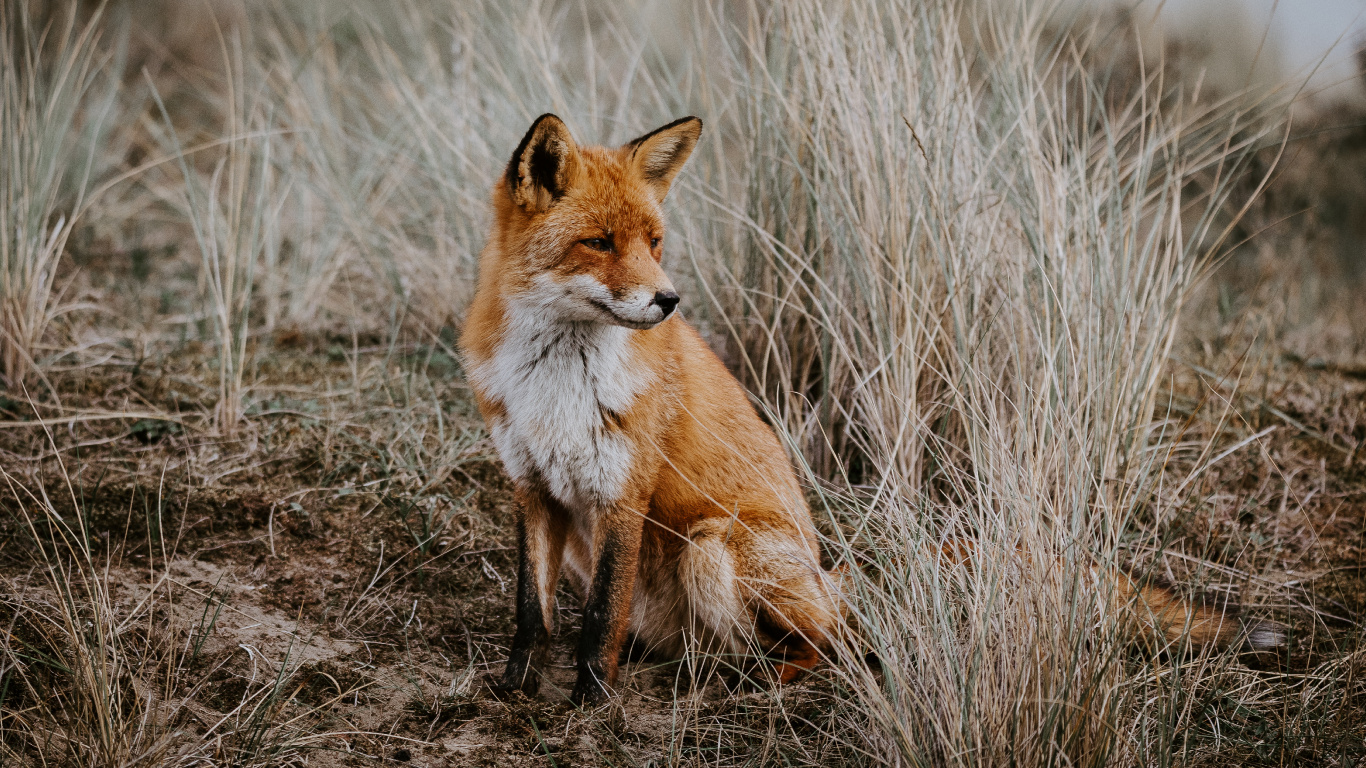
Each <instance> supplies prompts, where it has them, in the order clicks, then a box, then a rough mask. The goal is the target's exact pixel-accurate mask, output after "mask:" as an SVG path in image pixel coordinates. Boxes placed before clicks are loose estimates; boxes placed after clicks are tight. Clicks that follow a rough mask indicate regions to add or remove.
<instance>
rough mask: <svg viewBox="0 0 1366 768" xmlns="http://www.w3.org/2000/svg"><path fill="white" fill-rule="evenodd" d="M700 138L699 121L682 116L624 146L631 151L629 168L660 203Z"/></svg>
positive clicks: (700, 125) (700, 122) (700, 128)
mask: <svg viewBox="0 0 1366 768" xmlns="http://www.w3.org/2000/svg"><path fill="white" fill-rule="evenodd" d="M701 135H702V121H701V120H699V119H697V118H695V117H685V118H683V119H681V120H675V121H673V122H672V123H669V124H668V125H666V126H664V127H663V128H660V129H658V130H654V131H651V132H649V133H647V134H645V135H644V136H641V137H640V138H638V139H636V140H635V141H632V142H631V143H629V144H627V145H626V146H627V147H629V148H630V150H631V166H632V167H633V168H634V169H635V170H636V173H638V174H640V177H641V178H642V179H644V180H645V183H646V184H649V185H650V187H651V188H652V189H653V190H654V192H655V197H656V198H658V199H659V200H660V201H661V202H662V201H663V200H664V196H665V195H667V194H669V186H670V185H671V184H673V181H674V177H675V176H677V175H678V172H679V171H681V170H683V164H684V163H686V162H688V155H691V154H692V150H693V147H695V146H697V138H698V137H699V136H701Z"/></svg>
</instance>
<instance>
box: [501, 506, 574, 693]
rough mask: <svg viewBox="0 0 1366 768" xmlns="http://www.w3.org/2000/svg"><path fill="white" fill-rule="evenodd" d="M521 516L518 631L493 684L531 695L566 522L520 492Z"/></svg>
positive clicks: (544, 655) (546, 640)
mask: <svg viewBox="0 0 1366 768" xmlns="http://www.w3.org/2000/svg"><path fill="white" fill-rule="evenodd" d="M518 496H519V497H521V501H522V503H521V509H522V514H521V515H520V516H519V517H518V520H517V548H518V550H519V551H520V553H521V562H520V563H519V565H518V568H517V631H516V632H515V633H514V634H513V636H512V652H511V654H510V655H509V656H508V663H507V668H506V669H504V670H503V678H502V680H501V681H499V683H498V684H497V686H496V687H497V688H498V689H499V690H500V691H503V692H511V691H521V692H522V693H525V694H527V695H528V696H532V695H535V693H536V691H537V690H538V689H539V688H540V685H541V676H540V669H541V668H542V667H543V666H544V665H545V663H546V661H547V659H548V658H549V655H550V630H551V626H552V622H551V619H552V617H553V615H552V611H553V610H554V604H555V585H556V583H557V582H558V581H559V574H560V564H561V563H562V562H563V559H564V542H565V530H566V525H567V520H566V519H565V515H564V513H563V510H562V509H560V508H559V505H558V504H556V503H555V502H554V501H553V500H551V499H548V498H546V497H545V496H543V495H541V494H535V493H531V494H520V493H519V494H518Z"/></svg>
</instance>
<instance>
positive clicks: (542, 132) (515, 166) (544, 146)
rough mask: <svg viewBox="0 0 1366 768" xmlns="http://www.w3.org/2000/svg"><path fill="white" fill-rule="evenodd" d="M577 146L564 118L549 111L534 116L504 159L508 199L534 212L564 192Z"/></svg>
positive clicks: (576, 158) (571, 176) (573, 170)
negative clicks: (509, 158) (533, 119)
mask: <svg viewBox="0 0 1366 768" xmlns="http://www.w3.org/2000/svg"><path fill="white" fill-rule="evenodd" d="M578 162H579V148H578V145H577V144H575V143H574V137H572V136H570V135H569V128H568V127H567V126H565V124H564V121H563V120H561V119H560V118H558V117H556V116H554V115H552V114H544V115H541V116H540V117H538V118H536V122H534V123H532V124H531V129H530V130H528V131H527V132H526V136H523V137H522V143H521V144H519V145H517V151H516V152H513V153H512V161H511V162H509V163H508V168H507V174H506V176H507V184H508V193H509V194H511V195H512V202H514V203H516V204H518V205H520V206H522V207H523V208H526V209H527V210H529V211H532V212H535V213H538V212H540V211H544V210H546V209H548V208H549V207H550V206H552V205H554V204H555V201H556V200H558V199H560V198H561V197H562V196H564V193H565V192H566V191H568V189H569V185H570V184H571V183H572V182H573V180H574V174H575V173H576V172H577V170H578Z"/></svg>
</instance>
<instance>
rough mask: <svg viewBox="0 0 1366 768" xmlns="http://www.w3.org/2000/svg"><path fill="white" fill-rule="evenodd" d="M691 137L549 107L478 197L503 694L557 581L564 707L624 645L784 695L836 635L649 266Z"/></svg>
mask: <svg viewBox="0 0 1366 768" xmlns="http://www.w3.org/2000/svg"><path fill="white" fill-rule="evenodd" d="M701 135H702V121H701V120H700V119H699V118H697V117H684V118H681V119H679V120H675V121H673V122H671V123H669V124H667V125H664V126H662V127H660V128H658V129H656V130H654V131H651V132H649V133H646V134H644V135H643V136H640V137H639V138H636V139H634V140H632V141H629V142H627V143H625V144H623V145H621V146H619V147H615V148H609V147H600V146H591V145H580V144H578V143H577V142H576V141H575V140H574V138H573V136H572V135H571V134H570V131H569V129H568V127H567V126H566V124H565V123H564V121H563V120H561V119H560V118H559V117H557V116H555V115H553V114H545V115H542V116H540V117H539V118H537V119H536V120H535V121H534V122H533V123H532V125H531V127H530V128H529V129H528V130H527V132H526V134H525V136H524V137H523V138H522V140H521V142H520V143H519V144H518V145H517V148H516V149H515V150H514V152H513V153H512V157H511V159H510V160H509V162H508V164H507V166H506V168H505V169H504V171H503V173H502V174H501V176H500V177H499V178H498V179H497V181H496V182H495V184H494V185H493V191H492V196H491V197H492V214H493V216H492V218H493V222H492V227H491V230H490V233H489V237H488V240H487V242H486V244H485V246H484V248H483V250H482V252H481V254H480V256H479V274H478V280H477V284H476V290H475V295H474V297H473V299H472V302H471V304H470V306H469V309H468V311H467V314H466V318H465V323H464V327H463V329H462V331H461V335H460V340H459V347H460V353H461V355H462V360H463V364H464V369H465V371H466V373H467V376H468V381H469V384H470V386H471V389H472V391H473V394H474V398H475V400H476V402H477V404H478V408H479V410H480V413H481V414H482V416H483V418H484V421H485V423H486V425H487V427H488V431H489V435H490V439H491V442H492V443H493V445H494V448H495V450H496V452H497V455H498V457H499V459H500V460H501V462H502V465H503V467H504V469H505V470H506V473H507V475H508V476H509V478H510V479H511V481H512V486H513V494H514V496H515V500H516V508H517V513H516V523H517V551H518V569H517V589H516V598H515V604H516V607H515V630H514V634H513V637H512V642H511V648H510V651H509V657H508V660H507V664H506V667H505V668H504V670H503V674H502V676H501V678H498V679H496V680H495V681H494V682H493V683H492V685H493V687H494V689H495V690H496V691H499V692H513V691H520V692H521V693H524V694H526V695H529V696H532V695H535V694H536V693H537V692H538V690H539V687H540V683H541V671H542V670H543V668H544V667H545V665H546V663H547V662H548V658H549V653H550V647H551V645H550V643H551V634H552V631H553V627H554V622H553V616H554V613H553V610H554V598H555V592H556V588H557V586H558V584H559V581H560V578H561V575H562V572H563V573H566V574H567V575H568V576H569V577H570V579H571V581H573V582H575V584H576V586H577V587H578V591H579V594H580V595H582V596H583V598H584V603H583V613H582V627H581V633H580V637H579V641H578V647H577V651H576V659H575V669H576V679H575V683H574V687H573V689H572V691H571V694H570V698H571V700H572V701H573V702H575V703H578V704H585V705H590V704H597V703H600V702H602V701H604V700H605V699H607V698H608V697H610V696H612V695H613V691H614V686H615V685H616V682H617V677H618V667H619V663H620V657H621V654H622V650H623V647H624V645H625V643H626V640H627V638H628V636H629V637H630V638H631V639H632V643H633V644H634V645H636V646H643V647H644V648H645V649H647V650H648V652H649V653H650V654H651V655H653V656H656V657H663V658H679V657H681V656H682V655H683V654H684V653H685V652H686V651H687V650H688V649H689V648H693V649H702V650H704V651H706V652H708V653H715V654H723V655H732V656H736V657H740V658H751V659H755V660H756V661H758V662H761V665H760V666H759V667H756V669H760V668H761V669H763V670H766V672H765V673H764V674H765V675H766V676H767V677H768V679H770V680H772V681H773V682H775V683H778V684H781V683H787V682H791V681H792V680H794V679H796V678H797V677H799V676H800V675H802V674H804V673H805V672H807V671H809V670H811V669H813V668H814V667H815V666H816V665H817V664H819V663H820V661H821V660H822V659H823V658H828V657H829V654H830V652H831V649H832V646H833V644H834V643H836V642H839V641H840V639H841V637H843V636H844V635H845V634H846V633H845V627H846V626H847V625H846V611H845V609H844V608H842V607H841V606H842V605H843V604H844V601H843V598H842V597H841V592H840V587H839V584H840V580H841V574H842V571H841V570H840V569H832V570H826V569H824V568H823V567H822V564H821V552H820V547H819V541H818V538H817V533H816V526H815V524H814V522H813V518H812V515H811V511H810V508H809V506H808V504H807V501H806V498H805V495H804V492H803V488H802V485H801V483H800V482H799V480H798V478H797V474H796V472H795V470H794V468H793V465H792V462H791V461H790V459H789V458H788V455H787V453H786V452H785V451H784V449H783V447H782V444H781V443H780V442H779V440H778V438H777V435H776V434H775V433H774V431H773V430H772V429H771V428H770V427H769V425H768V424H766V423H765V422H764V421H763V419H761V418H760V416H759V414H758V412H757V411H756V409H755V407H754V406H753V405H752V404H751V402H750V399H749V397H748V396H747V394H746V392H745V390H744V388H743V387H742V386H741V384H740V383H739V381H738V380H737V379H736V378H735V377H734V376H733V375H732V374H731V373H730V371H729V370H728V369H727V368H726V366H725V365H724V364H723V363H722V361H721V360H720V358H719V357H718V356H717V355H716V354H715V353H714V352H713V351H712V350H711V348H710V347H709V346H708V345H707V343H706V342H705V341H704V339H703V338H702V336H701V335H700V334H699V332H698V331H697V329H696V328H694V327H693V326H692V325H691V324H690V323H688V322H687V321H686V320H685V319H684V318H683V316H682V314H681V313H680V311H679V305H680V303H681V299H680V296H679V294H678V292H677V291H676V290H675V288H674V285H673V283H672V282H671V281H670V279H669V277H668V275H667V274H666V273H665V271H664V269H663V268H662V266H661V261H662V259H663V255H664V243H665V240H666V237H667V227H666V217H665V213H664V208H663V204H664V201H665V198H666V196H667V195H668V193H669V191H670V188H671V187H672V185H673V183H674V181H675V179H676V178H677V177H678V175H679V173H680V172H681V171H682V169H683V167H684V165H685V163H686V162H687V160H688V158H689V156H690V155H691V154H692V152H693V150H694V148H695V147H696V146H697V143H698V141H699V139H700V137H701ZM941 554H942V555H943V556H944V559H945V560H946V561H961V560H970V559H971V557H972V556H973V552H972V548H971V547H970V546H966V545H962V544H954V543H950V544H947V545H945V548H944V550H943V552H942V553H941ZM1116 581H1117V587H1118V590H1117V591H1118V592H1119V593H1120V595H1121V597H1126V596H1127V597H1132V598H1133V600H1132V602H1133V603H1134V604H1136V605H1137V606H1139V607H1138V608H1136V609H1134V610H1136V611H1137V612H1138V613H1139V614H1142V617H1141V618H1142V620H1143V621H1144V622H1146V623H1147V624H1148V625H1149V626H1150V627H1152V628H1155V629H1157V630H1159V632H1161V633H1165V634H1167V635H1169V636H1171V637H1176V636H1179V635H1181V634H1183V633H1187V634H1189V636H1190V637H1192V638H1193V639H1194V641H1196V642H1201V643H1213V644H1227V643H1229V642H1232V641H1233V639H1234V638H1235V637H1236V636H1237V634H1238V627H1237V622H1236V621H1233V620H1230V619H1229V618H1228V616H1227V613H1226V612H1224V611H1220V610H1216V609H1208V608H1204V607H1202V606H1196V605H1193V604H1191V603H1189V602H1187V601H1184V600H1183V599H1182V598H1180V597H1179V596H1177V595H1176V594H1175V593H1174V592H1172V591H1171V590H1170V589H1169V588H1167V587H1164V586H1160V585H1150V584H1140V583H1139V582H1137V581H1136V580H1133V579H1129V578H1127V577H1116Z"/></svg>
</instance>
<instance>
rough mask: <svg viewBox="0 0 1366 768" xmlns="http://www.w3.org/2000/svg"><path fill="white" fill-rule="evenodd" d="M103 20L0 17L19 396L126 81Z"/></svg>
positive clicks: (5, 370) (5, 316) (1, 190)
mask: <svg viewBox="0 0 1366 768" xmlns="http://www.w3.org/2000/svg"><path fill="white" fill-rule="evenodd" d="M99 30H100V26H99V14H98V13H96V14H95V17H94V18H93V19H91V20H90V21H89V22H87V23H85V24H84V25H78V23H77V19H76V16H75V14H68V15H66V16H65V18H64V19H63V17H62V16H61V15H60V14H54V15H52V16H51V17H50V19H49V21H48V23H47V24H45V25H43V26H39V25H38V24H37V23H36V22H35V20H34V19H33V18H31V17H30V15H29V4H28V3H22V2H19V3H5V5H4V8H3V9H0V48H2V49H3V54H0V158H2V159H0V164H2V165H3V167H4V171H3V172H0V379H3V380H4V381H5V382H6V383H7V384H8V385H9V386H10V387H11V388H13V389H15V390H16V391H18V390H19V389H20V388H21V387H22V386H23V385H25V384H26V383H28V382H29V379H30V378H31V376H32V375H33V374H34V373H36V372H37V367H36V363H37V358H38V357H39V356H40V354H41V352H40V345H41V344H42V343H43V341H44V335H45V333H46V331H47V329H48V326H49V324H50V323H51V322H52V320H53V319H54V317H55V316H56V315H57V314H59V313H60V312H61V307H60V306H59V297H60V291H59V290H58V287H57V281H58V277H57V263H58V261H59V259H60V258H61V256H62V252H63V250H64V249H65V248H66V242H67V239H68V238H70V236H71V233H72V232H73V231H74V229H75V227H76V224H77V220H78V219H79V217H80V215H81V213H82V212H83V211H84V210H85V207H86V206H85V203H86V197H85V196H86V192H87V191H88V190H89V187H90V183H91V181H92V180H93V179H92V177H93V175H94V174H95V173H96V171H97V170H98V169H99V168H100V167H101V165H102V164H104V163H106V162H107V161H108V159H107V158H106V157H105V156H104V155H103V154H102V150H104V149H105V147H103V146H102V144H103V139H104V137H105V134H106V130H107V128H108V126H109V122H110V121H111V119H112V118H113V114H112V110H113V107H114V106H115V104H116V102H115V96H116V94H117V92H118V82H117V80H115V79H112V78H109V77H107V76H106V75H105V74H104V73H102V72H101V67H106V66H109V65H110V63H111V60H112V59H114V58H115V57H116V55H117V54H118V50H119V49H118V46H117V45H116V46H114V47H113V48H112V49H111V48H108V47H101V46H100V45H99V44H98V43H99V40H98V38H99Z"/></svg>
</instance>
